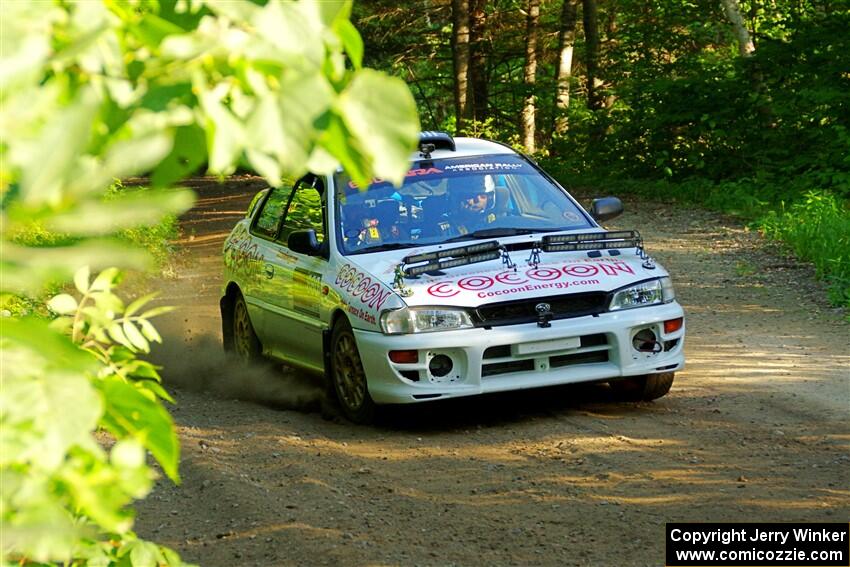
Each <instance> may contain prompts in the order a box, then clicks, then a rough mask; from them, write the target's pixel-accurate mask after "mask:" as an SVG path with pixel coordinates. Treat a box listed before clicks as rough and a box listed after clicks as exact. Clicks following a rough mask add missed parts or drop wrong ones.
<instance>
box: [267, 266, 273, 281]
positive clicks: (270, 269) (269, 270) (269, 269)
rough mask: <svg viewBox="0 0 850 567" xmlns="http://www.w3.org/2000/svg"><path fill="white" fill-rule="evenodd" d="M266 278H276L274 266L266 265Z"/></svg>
mask: <svg viewBox="0 0 850 567" xmlns="http://www.w3.org/2000/svg"><path fill="white" fill-rule="evenodd" d="M266 277H267V278H268V279H272V278H273V277H274V266H272V265H271V264H266Z"/></svg>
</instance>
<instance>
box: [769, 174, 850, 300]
mask: <svg viewBox="0 0 850 567" xmlns="http://www.w3.org/2000/svg"><path fill="white" fill-rule="evenodd" d="M758 226H759V228H760V229H761V230H762V231H763V232H764V234H765V235H766V236H768V237H770V238H774V239H776V240H779V241H781V242H783V243H785V245H786V246H787V247H788V248H789V249H790V250H791V251H793V252H794V253H795V254H796V255H797V256H799V257H800V258H803V259H805V260H809V261H811V262H812V263H813V264H814V265H815V269H816V270H817V273H818V275H819V276H820V277H822V278H824V279H825V280H826V281H827V282H828V283H829V286H830V299H831V300H832V301H833V302H834V303H836V304H839V305H843V306H844V307H846V308H848V309H850V211H848V208H847V205H846V202H844V201H842V200H840V199H839V198H837V197H836V196H835V195H832V194H830V193H826V192H823V191H809V192H807V193H806V194H805V195H804V198H803V200H801V201H797V202H795V203H793V204H792V205H791V206H789V207H784V206H783V207H781V208H780V210H779V211H771V212H770V213H768V214H767V215H766V216H765V217H764V218H762V219H760V220H759V222H758Z"/></svg>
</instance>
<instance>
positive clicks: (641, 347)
mask: <svg viewBox="0 0 850 567" xmlns="http://www.w3.org/2000/svg"><path fill="white" fill-rule="evenodd" d="M632 346H633V347H634V349H635V350H636V351H639V352H661V351H662V350H663V348H664V347H662V346H661V343H659V342H658V340H657V339H656V337H655V333H653V332H652V329H641V330H640V331H638V332H637V333H635V336H634V338H633V339H632Z"/></svg>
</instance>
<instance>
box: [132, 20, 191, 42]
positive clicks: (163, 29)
mask: <svg viewBox="0 0 850 567" xmlns="http://www.w3.org/2000/svg"><path fill="white" fill-rule="evenodd" d="M130 31H131V32H133V33H134V34H135V35H136V36H137V37H138V38H139V39H140V40H142V43H144V44H145V45H147V46H148V47H151V48H154V49H156V48H158V47H159V44H160V43H161V42H162V40H163V39H164V38H165V37H167V36H169V35H173V34H179V33H183V32H184V30H183V29H182V28H180V27H178V26H176V25H174V24H172V23H171V22H169V21H167V20H163V19H162V18H160V17H159V16H157V15H156V14H152V13H150V12H148V13H146V14H144V15H142V18H141V21H139V23H138V24H136V25H133V26H130Z"/></svg>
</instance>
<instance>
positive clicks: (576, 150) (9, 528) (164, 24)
mask: <svg viewBox="0 0 850 567" xmlns="http://www.w3.org/2000/svg"><path fill="white" fill-rule="evenodd" d="M0 9H1V10H2V12H0V23H2V32H3V33H2V34H0V103H2V104H0V125H2V139H0V212H2V218H0V220H2V223H0V245H1V246H2V253H3V254H2V263H0V269H2V272H1V273H0V274H1V275H2V277H1V278H0V288H1V289H0V347H2V348H0V368H2V372H1V373H0V385H2V387H1V388H0V424H2V425H3V427H2V428H0V477H2V483H0V533H2V534H3V537H2V538H0V555H1V557H0V560H3V561H14V562H18V563H27V564H37V563H45V564H53V563H56V562H63V563H65V564H69V565H70V564H79V565H82V564H85V565H104V566H105V565H130V564H132V565H164V564H170V565H179V564H181V560H180V558H179V557H178V556H177V554H175V553H174V552H173V551H171V550H169V549H166V548H163V547H160V546H158V545H156V544H154V543H151V542H147V541H142V540H139V539H137V538H136V537H135V535H134V534H133V532H132V531H131V528H132V522H133V511H132V508H131V506H130V504H131V502H132V501H133V500H135V499H139V498H142V497H144V496H145V495H147V494H148V493H149V492H150V489H151V487H152V484H153V480H154V478H155V477H156V473H155V471H154V469H152V468H151V466H150V465H149V464H148V462H147V461H146V457H145V455H146V453H150V454H151V455H153V457H154V458H155V459H156V460H157V462H158V463H159V464H160V466H161V468H162V471H163V472H164V473H165V474H166V475H167V476H169V477H170V478H171V479H172V480H174V481H175V482H177V481H178V480H179V473H178V467H177V465H178V463H179V443H178V439H177V435H176V432H175V429H174V426H173V421H172V420H171V417H170V416H169V414H168V412H167V411H166V409H165V405H164V402H165V403H167V402H170V401H171V397H170V395H169V394H168V392H167V391H166V390H165V389H164V388H163V387H162V386H161V385H160V377H159V374H158V369H157V368H156V367H154V366H153V365H152V364H150V363H148V362H146V361H144V360H143V359H142V357H143V355H144V354H145V353H147V352H148V351H149V350H150V343H155V342H159V341H160V340H161V338H160V336H159V334H158V333H157V331H156V329H155V328H154V326H153V325H152V324H151V323H150V321H149V319H150V318H152V317H154V316H156V315H157V314H159V313H161V312H162V311H163V309H162V308H159V307H151V306H150V305H148V302H149V301H150V300H151V299H152V297H151V296H143V297H141V298H139V299H136V300H133V301H128V302H127V303H126V304H125V302H124V301H123V300H122V299H121V298H120V297H118V295H117V294H116V286H117V285H118V284H119V282H120V280H121V275H120V272H119V271H118V270H117V269H115V268H112V267H111V266H119V267H130V268H139V269H142V268H144V267H145V266H147V267H148V269H150V263H149V262H148V260H149V259H150V255H146V254H143V253H140V252H139V250H138V249H129V248H128V243H135V244H141V245H142V246H143V247H145V248H147V249H148V250H152V251H154V252H155V255H156V253H157V252H159V253H160V254H159V255H160V258H159V260H160V262H161V261H162V257H163V256H164V255H165V254H164V253H163V249H164V248H165V247H167V244H168V240H169V238H170V237H171V236H173V234H174V232H173V230H174V226H175V218H176V217H175V215H177V214H179V213H181V212H182V211H185V210H186V209H187V208H188V207H189V206H191V203H192V200H193V197H192V195H191V194H190V192H188V191H185V190H173V189H172V188H171V186H172V185H174V184H176V183H177V182H178V181H179V180H180V179H182V178H184V177H186V176H188V175H192V174H193V173H196V172H200V171H208V172H210V173H213V174H216V175H220V176H226V175H228V174H230V173H232V172H233V171H235V170H236V169H237V168H245V169H250V170H252V171H255V172H257V173H259V174H261V175H263V176H264V177H265V178H266V179H267V180H268V182H269V183H270V184H275V183H279V182H280V180H281V177H282V176H283V175H292V176H296V175H300V174H302V173H304V172H305V171H306V170H307V169H311V170H313V171H315V172H319V173H321V172H328V171H332V170H334V169H335V168H336V167H337V165H338V164H341V165H343V166H344V167H345V168H346V169H347V170H348V171H349V172H350V173H351V174H352V176H353V177H355V178H356V179H358V180H360V181H361V182H363V183H365V182H366V181H367V180H368V179H370V178H371V177H373V176H376V175H377V176H381V177H384V178H387V179H394V180H400V179H401V178H402V177H403V175H404V170H405V168H406V166H407V165H406V164H407V162H406V156H407V155H408V152H409V151H410V149H411V148H413V147H414V146H415V144H416V139H417V136H418V131H419V127H420V126H419V125H420V123H421V125H422V127H423V128H425V129H442V130H447V131H449V132H452V133H454V134H466V135H473V136H479V137H486V138H492V139H496V140H501V141H505V142H507V143H510V144H512V145H514V146H516V147H518V148H521V149H523V150H524V151H526V152H527V153H529V154H531V155H532V156H533V157H535V158H536V159H539V160H541V161H542V162H544V165H545V167H546V168H547V169H549V170H550V171H551V172H553V173H554V174H555V175H556V177H558V178H559V179H560V180H561V181H562V182H564V183H565V184H566V185H567V186H572V187H575V186H586V187H590V188H592V189H593V190H594V191H596V192H598V193H599V194H603V193H614V194H617V193H623V192H628V191H631V192H637V193H641V194H644V195H647V196H650V197H652V198H655V199H664V200H675V199H682V200H689V201H695V202H698V203H701V204H703V205H706V206H709V207H713V208H718V209H721V210H724V211H727V212H730V213H734V214H737V215H740V216H742V217H743V218H744V219H746V220H747V221H749V222H751V223H752V226H754V227H755V228H758V229H759V230H762V231H763V232H764V234H765V235H767V236H768V237H770V238H774V239H777V240H778V241H780V242H782V243H784V245H785V246H787V247H789V248H790V249H791V250H793V251H794V252H796V253H797V254H798V255H799V256H800V257H801V258H803V259H807V260H810V261H812V262H813V263H814V264H815V266H816V267H817V270H818V274H819V276H820V277H822V278H823V279H824V280H825V281H826V282H827V283H828V285H829V294H830V298H831V300H832V301H833V302H835V303H836V304H842V305H844V306H850V215H848V208H847V203H848V198H850V171H849V170H850V151H849V150H850V132H848V127H850V96H848V93H850V88H848V87H850V50H849V49H848V47H850V45H848V44H850V35H848V34H847V29H848V24H850V9H848V3H847V2H846V1H845V0H834V1H830V0H819V1H814V0H811V1H810V0H769V1H768V0H765V1H760V0H750V1H748V2H744V1H740V2H739V0H696V1H690V2H689V1H684V0H649V1H634V0H604V1H603V0H582V1H581V2H579V1H577V0H513V1H509V0H494V1H490V2H485V1H483V0H451V1H449V0H426V1H423V2H419V3H417V4H416V8H415V9H411V7H410V6H409V5H399V4H393V3H390V2H389V1H386V0H372V1H370V2H362V3H359V4H357V5H352V3H351V2H350V1H342V0H341V1H339V2H327V1H323V2H319V1H316V0H301V1H300V2H297V3H296V2H280V1H277V0H270V1H269V2H263V1H257V2H248V1H241V2H240V1H235V0H205V1H204V2H184V1H177V0H159V1H156V0H134V1H133V2H117V1H112V0H104V2H79V3H68V2H56V3H52V4H48V3H44V4H43V9H42V10H38V11H35V10H32V9H31V4H30V3H29V2H25V1H12V0H9V1H6V2H3V3H2V4H0ZM358 30H359V32H358ZM369 67H372V68H377V69H380V70H383V71H385V73H379V72H376V71H374V70H373V69H370V68H369ZM390 75H394V77H393V76H390ZM404 82H406V83H407V86H405V84H404ZM408 86H409V87H410V91H412V93H413V96H411V94H410V92H409V91H408ZM414 97H415V101H414ZM417 110H418V118H417ZM139 175H149V181H150V185H151V187H149V188H143V187H139V186H137V185H132V184H131V185H129V186H126V187H125V186H124V185H123V184H122V183H121V181H120V180H122V179H126V178H128V177H134V176H139ZM163 215H168V216H167V217H166V218H165V220H161V219H162V217H163ZM113 235H118V237H119V238H118V240H115V239H112V238H111V237H112V236H113ZM101 269H102V271H100V272H99V273H98V272H97V271H92V270H101ZM155 269H158V268H155Z"/></svg>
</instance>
